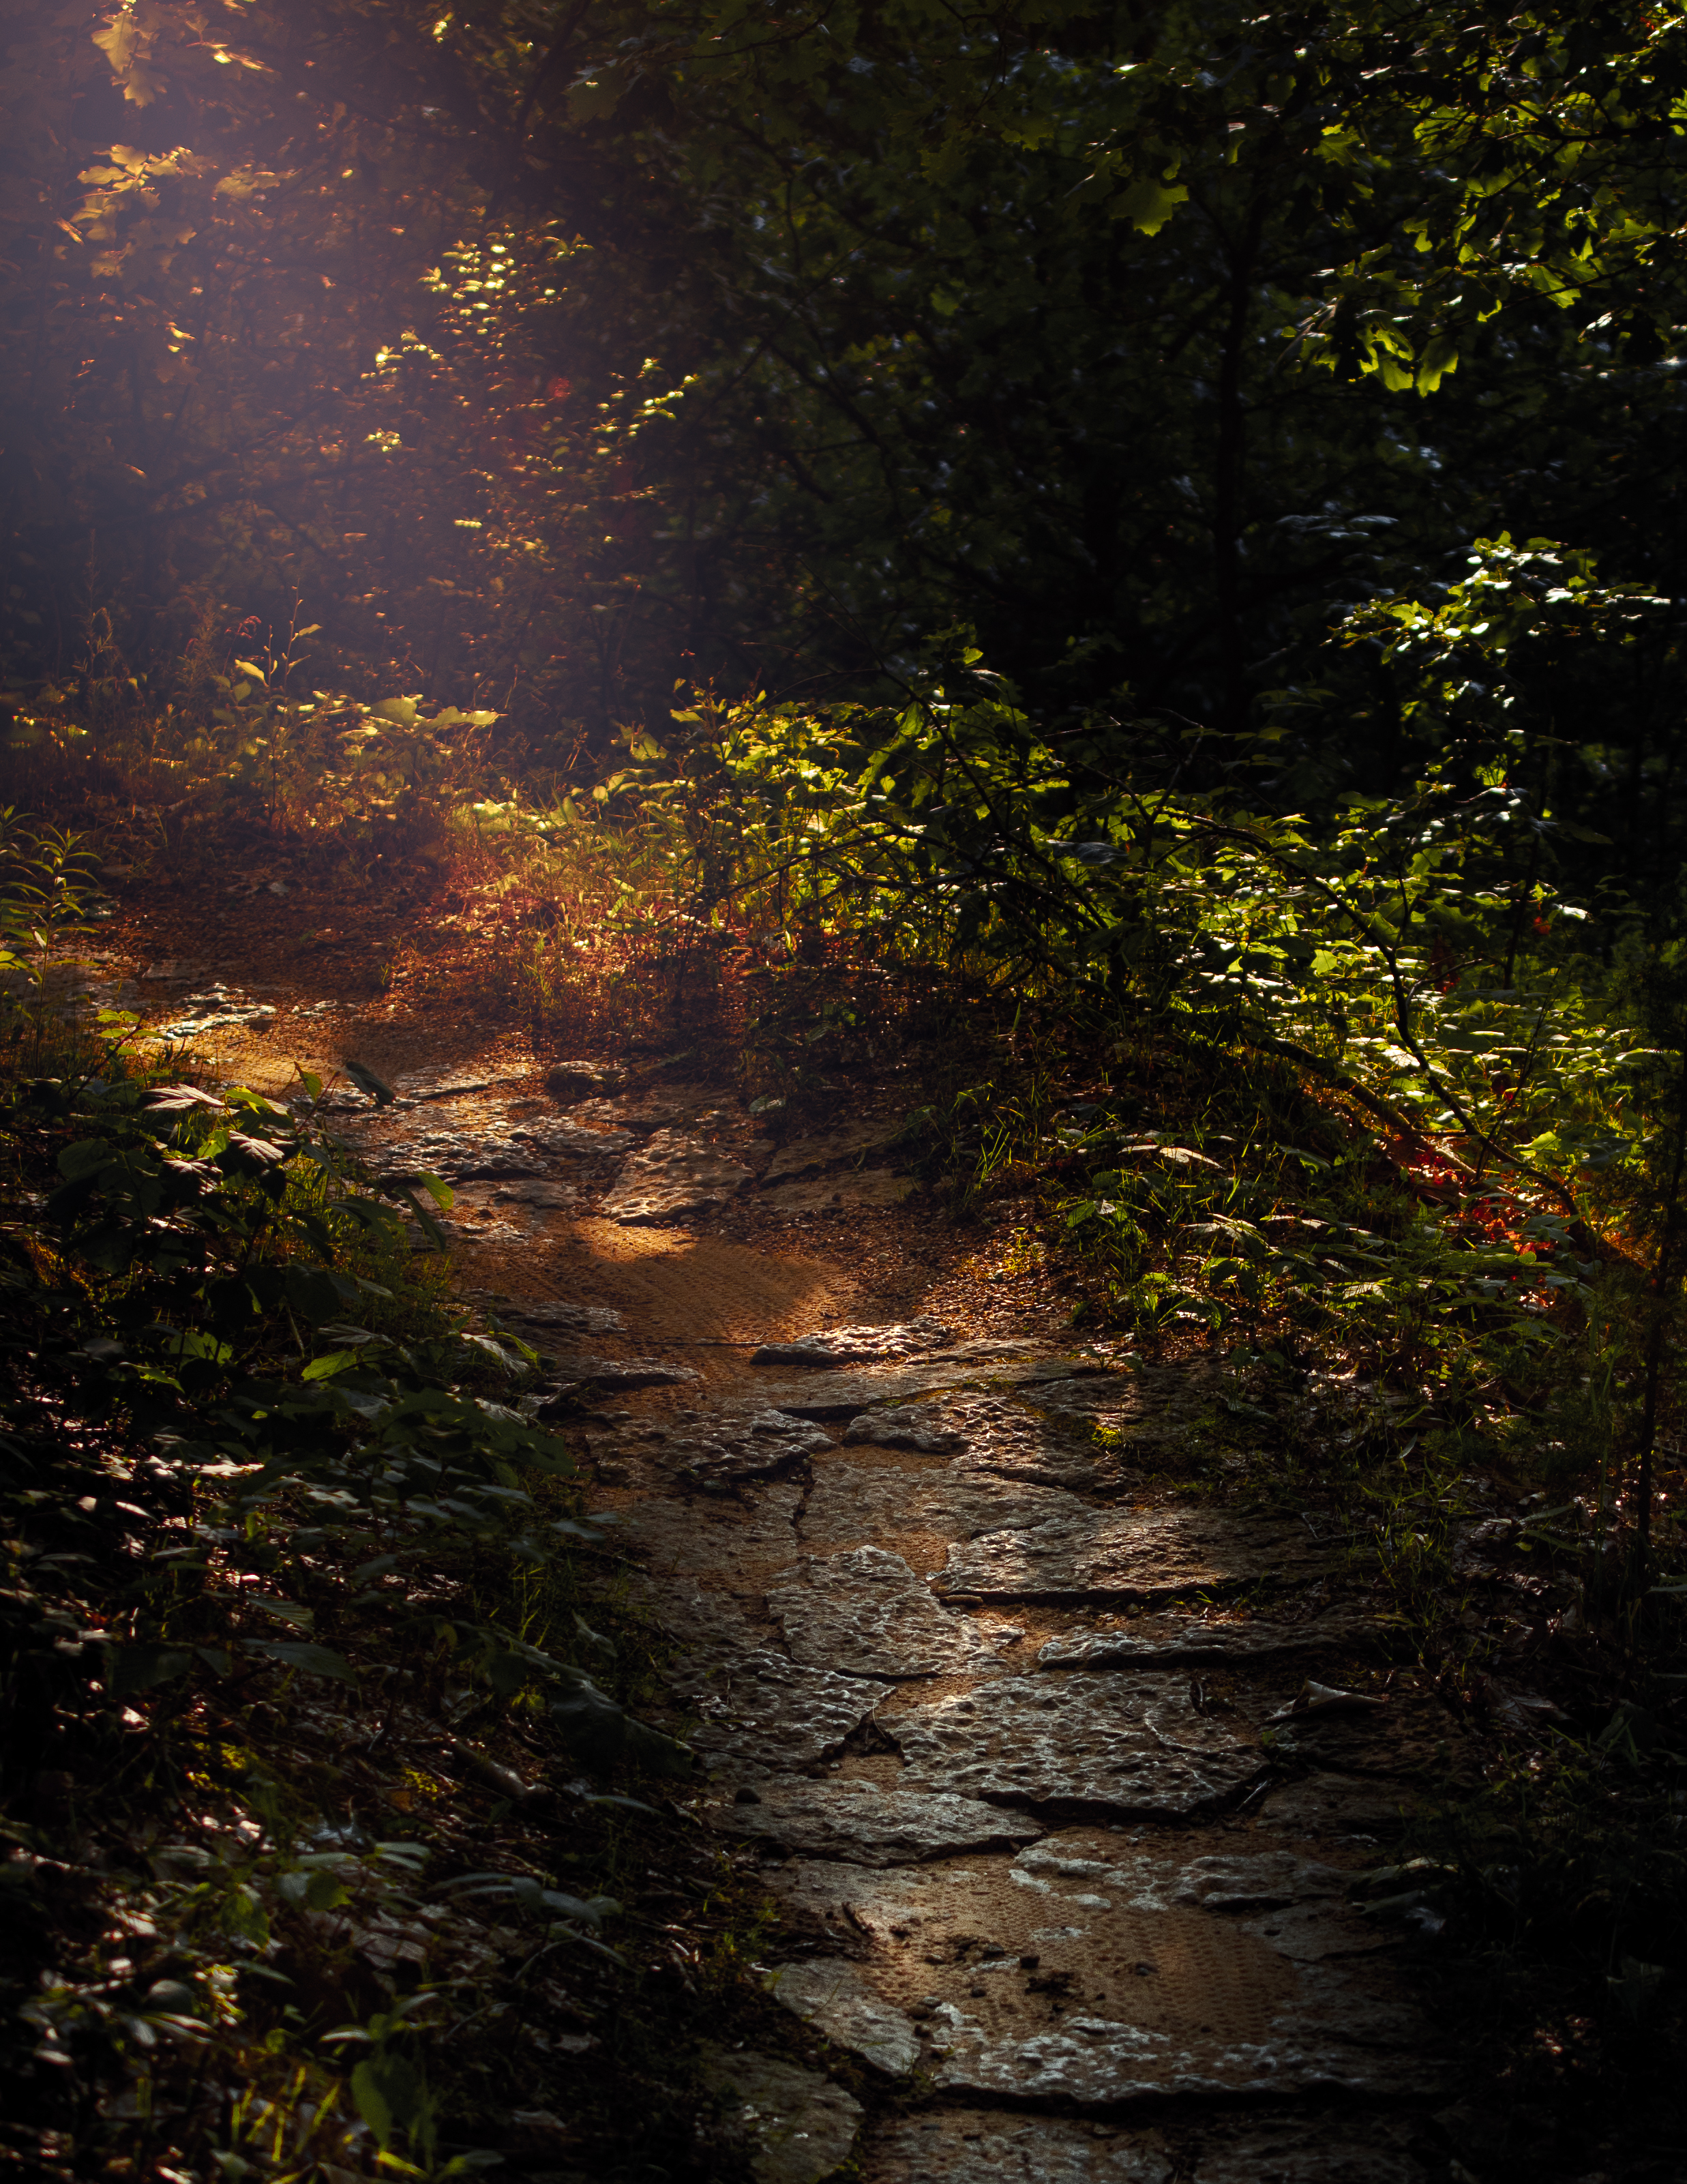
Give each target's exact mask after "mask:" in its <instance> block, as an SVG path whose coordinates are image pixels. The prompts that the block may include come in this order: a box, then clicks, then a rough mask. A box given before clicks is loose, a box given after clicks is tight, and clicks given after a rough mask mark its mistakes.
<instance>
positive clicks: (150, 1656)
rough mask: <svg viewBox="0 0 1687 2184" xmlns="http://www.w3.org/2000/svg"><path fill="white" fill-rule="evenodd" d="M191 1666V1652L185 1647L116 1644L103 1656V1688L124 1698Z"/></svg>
mask: <svg viewBox="0 0 1687 2184" xmlns="http://www.w3.org/2000/svg"><path fill="white" fill-rule="evenodd" d="M192 1665H193V1656H192V1652H190V1651H189V1650H188V1649H187V1647H186V1646H114V1647H113V1648H112V1650H111V1652H110V1653H109V1655H108V1656H107V1662H106V1679H105V1680H106V1689H107V1690H108V1691H109V1692H110V1693H111V1696H112V1697H113V1698H115V1699H121V1698H127V1697H130V1695H131V1693H132V1692H135V1691H151V1690H152V1688H153V1685H155V1684H167V1683H171V1682H173V1681H174V1680H175V1678H176V1677H177V1676H185V1675H186V1674H187V1671H188V1670H189V1669H191V1668H192Z"/></svg>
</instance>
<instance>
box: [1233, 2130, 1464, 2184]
mask: <svg viewBox="0 0 1687 2184" xmlns="http://www.w3.org/2000/svg"><path fill="white" fill-rule="evenodd" d="M1467 2173H1468V2172H1467ZM1432 2174H1434V2172H1433V2171H1432V2170H1428V2169H1425V2168H1424V2167H1423V2165H1422V2164H1421V2163H1419V2162H1417V2161H1415V2160H1413V2159H1412V2158H1411V2155H1410V2154H1409V2153H1406V2151H1405V2150H1404V2149H1402V2148H1395V2147H1390V2146H1386V2145H1384V2146H1378V2144H1377V2143H1376V2142H1375V2139H1374V2137H1373V2138H1370V2139H1363V2138H1359V2137H1349V2136H1347V2135H1346V2132H1345V2131H1343V2130H1341V2129H1340V2128H1339V2127H1338V2128H1337V2130H1335V2131H1331V2130H1330V2129H1329V2128H1328V2126H1322V2127H1321V2126H1317V2125H1312V2126H1309V2125H1307V2124H1306V2123H1304V2122H1302V2121H1301V2120H1300V2119H1299V2118H1294V2117H1284V2118H1283V2119H1282V2120H1278V2121H1275V2122H1272V2123H1267V2124H1264V2125H1255V2126H1252V2127H1251V2128H1248V2127H1245V2126H1244V2128H1243V2129H1242V2130H1240V2131H1233V2134H1232V2135H1230V2136H1228V2137H1227V2138H1226V2140H1224V2141H1223V2142H1220V2143H1218V2144H1216V2145H1214V2146H1212V2147H1211V2148H1210V2150H1208V2151H1207V2152H1205V2153H1203V2154H1202V2155H1201V2158H1200V2161H1199V2162H1198V2163H1197V2164H1196V2165H1195V2169H1194V2175H1193V2176H1192V2177H1191V2179H1190V2184H1428V2179H1429V2177H1430V2176H1431V2175H1432Z"/></svg>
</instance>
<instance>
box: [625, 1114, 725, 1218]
mask: <svg viewBox="0 0 1687 2184" xmlns="http://www.w3.org/2000/svg"><path fill="white" fill-rule="evenodd" d="M750 1180H751V1178H750V1172H749V1169H748V1168H747V1167H743V1166H741V1165H740V1163H739V1162H737V1161H735V1160H729V1159H728V1158H727V1156H726V1155H725V1154H724V1153H721V1152H717V1151H715V1148H714V1146H712V1145H704V1144H703V1143H702V1142H701V1141H700V1140H699V1139H696V1138H688V1137H686V1136H684V1135H682V1134H681V1132H679V1131H678V1130H657V1131H655V1132H654V1133H653V1134H652V1135H651V1136H650V1137H649V1138H648V1139H646V1140H645V1142H644V1143H643V1145H641V1146H640V1147H639V1149H638V1151H637V1152H635V1153H632V1154H631V1155H629V1156H628V1157H627V1159H626V1162H625V1163H624V1165H623V1166H622V1168H621V1173H620V1174H619V1175H618V1176H617V1177H616V1178H615V1185H614V1188H613V1189H612V1190H610V1193H609V1194H608V1195H607V1196H606V1197H605V1199H604V1207H603V1210H604V1214H605V1216H606V1217H608V1218H609V1219H610V1220H611V1221H618V1222H620V1223H621V1226H622V1227H623V1228H634V1227H639V1226H646V1227H648V1226H650V1225H652V1224H654V1223H660V1222H664V1221H671V1220H672V1219H674V1218H675V1217H676V1216H678V1215H680V1214H684V1213H702V1212H707V1211H708V1210H709V1208H710V1207H711V1206H721V1205H724V1204H725V1202H726V1201H727V1199H729V1198H731V1197H732V1195H733V1194H734V1192H736V1191H739V1190H743V1187H744V1185H745V1184H747V1183H749V1181H750Z"/></svg>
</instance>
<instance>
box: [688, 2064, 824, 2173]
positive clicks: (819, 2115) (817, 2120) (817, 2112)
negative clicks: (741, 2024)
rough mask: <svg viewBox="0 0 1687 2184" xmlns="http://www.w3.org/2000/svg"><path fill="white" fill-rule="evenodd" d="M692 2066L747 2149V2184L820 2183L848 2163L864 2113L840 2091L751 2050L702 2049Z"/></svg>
mask: <svg viewBox="0 0 1687 2184" xmlns="http://www.w3.org/2000/svg"><path fill="white" fill-rule="evenodd" d="M700 2064H701V2070H702V2076H703V2080H704V2084H705V2085H707V2086H709V2087H710V2089H711V2090H712V2091H713V2092H715V2094H716V2096H717V2097H718V2098H720V2100H721V2103H722V2104H723V2106H724V2107H725V2109H726V2111H727V2120H728V2121H729V2122H730V2123H731V2124H732V2126H734V2127H735V2129H736V2131H737V2132H738V2136H739V2137H742V2138H743V2140H744V2141H745V2142H748V2144H749V2146H750V2147H751V2148H753V2149H754V2150H753V2151H752V2153H751V2154H750V2160H749V2168H750V2174H751V2176H753V2177H754V2179H755V2184H822V2179H824V2178H826V2177H827V2176H832V2175H833V2174H834V2173H835V2172H836V2171H837V2170H839V2169H841V2168H842V2167H843V2164H844V2163H845V2162H846V2161H847V2160H848V2159H849V2155H850V2152H851V2150H852V2148H854V2146H855V2134H856V2132H857V2131H859V2130H860V2126H861V2119H862V2116H863V2114H865V2111H864V2109H862V2107H861V2104H860V2102H859V2101H858V2100H857V2099H856V2098H855V2096H854V2094H852V2093H848V2092H845V2091H844V2090H843V2087H842V2086H839V2085H834V2084H833V2082H832V2080H831V2079H830V2078H827V2077H825V2076H823V2075H821V2072H820V2071H818V2070H804V2069H803V2068H802V2066H801V2065H800V2064H796V2063H787V2062H783V2061H782V2060H780V2059H778V2058H777V2057H776V2056H772V2055H758V2054H756V2053H754V2052H753V2051H746V2050H743V2049H738V2050H733V2049H730V2048H714V2047H710V2048H704V2051H703V2053H702V2056H701V2058H700Z"/></svg>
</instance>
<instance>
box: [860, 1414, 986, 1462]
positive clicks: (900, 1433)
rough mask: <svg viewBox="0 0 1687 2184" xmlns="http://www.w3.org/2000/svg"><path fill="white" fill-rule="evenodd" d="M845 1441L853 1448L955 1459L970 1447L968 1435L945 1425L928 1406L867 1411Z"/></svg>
mask: <svg viewBox="0 0 1687 2184" xmlns="http://www.w3.org/2000/svg"><path fill="white" fill-rule="evenodd" d="M843 1440H844V1446H846V1447H849V1448H856V1447H863V1446H868V1447H873V1448H907V1449H912V1450H914V1451H916V1454H918V1455H921V1456H953V1455H955V1454H956V1453H957V1452H958V1451H960V1450H961V1449H963V1448H965V1447H966V1435H964V1434H959V1433H956V1432H955V1429H954V1428H953V1427H951V1426H945V1425H944V1424H942V1422H941V1421H940V1419H939V1418H938V1416H937V1414H936V1412H934V1411H933V1409H932V1408H931V1407H930V1406H929V1405H927V1404H919V1405H914V1404H904V1405H902V1406H900V1407H896V1406H893V1407H891V1408H890V1409H888V1410H883V1411H864V1412H862V1414H861V1416H860V1418H852V1419H851V1420H850V1422H849V1426H848V1427H847V1428H846V1429H845V1431H844V1435H843Z"/></svg>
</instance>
